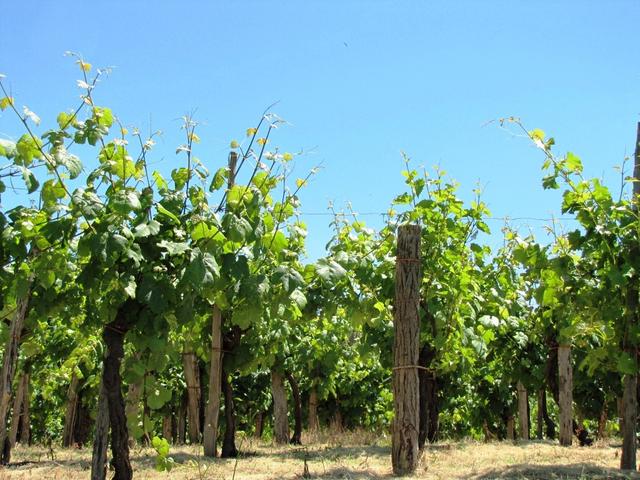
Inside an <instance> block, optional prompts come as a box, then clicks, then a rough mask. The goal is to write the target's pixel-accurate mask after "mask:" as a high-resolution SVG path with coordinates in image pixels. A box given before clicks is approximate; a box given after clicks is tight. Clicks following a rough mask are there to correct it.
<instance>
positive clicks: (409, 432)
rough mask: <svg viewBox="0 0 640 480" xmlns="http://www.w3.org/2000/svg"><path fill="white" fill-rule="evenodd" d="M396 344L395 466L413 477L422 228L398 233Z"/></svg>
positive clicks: (408, 227) (417, 421) (398, 471)
mask: <svg viewBox="0 0 640 480" xmlns="http://www.w3.org/2000/svg"><path fill="white" fill-rule="evenodd" d="M395 280H396V286H395V303H394V322H393V323H394V341H393V365H394V368H393V403H394V419H393V427H392V437H391V463H392V466H393V473H394V474H395V475H409V474H412V473H413V472H415V470H416V468H417V466H418V433H419V428H420V415H419V391H418V390H419V381H418V368H417V365H418V353H419V340H420V315H419V305H420V282H421V278H420V227H419V226H417V225H403V226H401V227H400V228H399V229H398V248H397V256H396V278H395Z"/></svg>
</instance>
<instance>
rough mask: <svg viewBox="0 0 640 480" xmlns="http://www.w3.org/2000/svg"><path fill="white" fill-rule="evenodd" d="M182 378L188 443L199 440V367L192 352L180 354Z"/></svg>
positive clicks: (196, 358)
mask: <svg viewBox="0 0 640 480" xmlns="http://www.w3.org/2000/svg"><path fill="white" fill-rule="evenodd" d="M182 363H183V366H184V379H185V381H186V383H187V400H188V402H187V428H188V434H189V442H190V443H192V444H193V443H198V442H200V395H201V389H200V369H199V368H198V357H196V354H195V353H193V352H185V353H183V354H182Z"/></svg>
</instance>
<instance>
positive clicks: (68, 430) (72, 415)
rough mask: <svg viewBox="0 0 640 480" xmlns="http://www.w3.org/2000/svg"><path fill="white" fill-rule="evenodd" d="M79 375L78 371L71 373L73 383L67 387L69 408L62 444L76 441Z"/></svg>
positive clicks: (65, 418) (71, 443)
mask: <svg viewBox="0 0 640 480" xmlns="http://www.w3.org/2000/svg"><path fill="white" fill-rule="evenodd" d="M79 383H80V382H79V379H78V376H77V375H76V372H73V374H72V375H71V383H70V384H69V388H68V389H67V408H66V410H65V416H64V428H63V430H62V446H63V447H71V446H73V443H74V438H73V433H74V430H75V425H76V418H77V416H76V414H77V411H78V384H79Z"/></svg>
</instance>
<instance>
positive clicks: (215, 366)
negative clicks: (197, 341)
mask: <svg viewBox="0 0 640 480" xmlns="http://www.w3.org/2000/svg"><path fill="white" fill-rule="evenodd" d="M237 164H238V154H237V153H236V152H230V153H229V158H228V168H229V178H228V180H227V190H228V191H230V190H231V189H232V188H233V185H234V184H235V179H236V169H237ZM221 396H222V311H221V310H220V307H218V306H217V305H214V306H213V308H212V316H211V363H210V366H209V397H208V398H207V405H206V406H205V416H204V418H205V420H204V429H203V432H202V443H203V445H204V454H205V456H207V457H215V456H216V455H217V444H218V421H219V419H220V403H221Z"/></svg>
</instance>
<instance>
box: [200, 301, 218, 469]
mask: <svg viewBox="0 0 640 480" xmlns="http://www.w3.org/2000/svg"><path fill="white" fill-rule="evenodd" d="M221 377H222V312H221V311H220V309H219V308H218V307H217V306H215V305H214V307H213V315H212V320H211V366H210V370H209V398H208V401H207V407H206V414H205V422H204V432H203V439H202V441H203V444H204V454H205V456H207V457H215V456H216V453H217V452H216V450H217V449H216V443H217V440H218V418H219V415H220V393H221V391H222V378H221Z"/></svg>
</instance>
